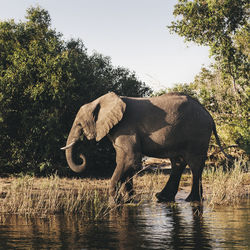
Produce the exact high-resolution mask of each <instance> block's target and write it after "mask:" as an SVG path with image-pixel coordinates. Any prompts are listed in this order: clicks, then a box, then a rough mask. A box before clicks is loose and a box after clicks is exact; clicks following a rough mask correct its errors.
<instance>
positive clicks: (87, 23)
mask: <svg viewBox="0 0 250 250" xmlns="http://www.w3.org/2000/svg"><path fill="white" fill-rule="evenodd" d="M1 2H2V3H1V8H0V20H1V21H3V20H9V19H14V20H15V21H16V22H19V21H25V16H26V10H27V8H29V7H31V6H34V7H35V6H37V5H39V6H40V7H41V8H44V9H46V10H47V11H48V12H49V14H50V17H51V20H52V27H53V28H54V29H56V31H57V32H60V33H62V34H63V38H64V39H65V40H69V39H71V38H75V39H78V38H80V39H81V40H82V41H83V43H84V45H85V47H86V48H87V50H88V53H89V54H92V53H94V52H97V53H101V54H103V55H104V56H109V57H110V58H111V62H112V64H113V65H114V66H122V67H125V68H128V69H129V70H131V71H134V72H135V73H136V76H137V77H138V79H139V80H141V81H143V82H145V83H146V84H147V85H149V86H150V87H151V88H152V89H154V90H155V91H157V90H160V89H164V88H167V87H173V86H174V84H176V83H190V82H192V81H193V80H194V77H195V75H197V74H198V73H199V72H200V69H201V68H202V67H203V66H209V64H210V63H211V62H212V59H211V58H209V49H208V48H207V47H201V46H197V45H195V44H193V43H184V39H183V38H181V37H179V36H178V35H176V34H170V32H169V30H168V28H167V26H168V25H170V24H171V21H174V20H175V17H174V16H173V14H172V13H173V10H174V5H175V4H176V3H177V2H178V0H154V1H153V0H126V1H125V0H105V1H104V0H70V1H69V0H60V1H56V0H8V1H1Z"/></svg>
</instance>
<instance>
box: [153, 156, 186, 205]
mask: <svg viewBox="0 0 250 250" xmlns="http://www.w3.org/2000/svg"><path fill="white" fill-rule="evenodd" d="M170 161H171V167H172V169H171V174H170V177H169V180H168V182H167V184H166V186H165V187H164V188H163V190H162V191H161V192H160V193H157V194H156V197H157V199H158V201H160V202H170V201H174V200H175V195H176V193H177V191H178V187H179V183H180V179H181V175H182V173H183V170H184V169H185V167H186V162H185V161H184V160H183V159H182V158H181V157H176V158H171V159H170Z"/></svg>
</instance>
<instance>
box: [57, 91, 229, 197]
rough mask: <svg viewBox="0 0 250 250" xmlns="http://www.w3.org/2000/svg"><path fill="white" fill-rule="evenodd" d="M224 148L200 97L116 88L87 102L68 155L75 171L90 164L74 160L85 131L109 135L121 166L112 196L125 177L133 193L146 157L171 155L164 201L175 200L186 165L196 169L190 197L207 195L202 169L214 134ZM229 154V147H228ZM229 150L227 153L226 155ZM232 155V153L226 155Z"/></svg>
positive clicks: (92, 136)
mask: <svg viewBox="0 0 250 250" xmlns="http://www.w3.org/2000/svg"><path fill="white" fill-rule="evenodd" d="M212 132H213V133H214V135H215V138H216V141H217V143H218V145H219V146H220V148H221V150H222V151H223V149H222V147H221V144H220V140H219V137H218V135H217V132H216V127H215V123H214V121H213V118H212V117H211V115H210V114H209V113H208V111H207V110H206V109H205V108H204V107H203V106H202V105H201V104H200V103H199V102H198V101H197V100H195V99H193V98H191V97H190V96H188V95H185V94H180V93H169V94H165V95H162V96H158V97H152V98H132V97H121V96H120V97H119V96H117V95H116V94H115V93H113V92H110V93H108V94H105V95H103V96H101V97H99V98H98V99H96V100H94V101H93V102H90V103H88V104H85V105H83V106H82V107H81V108H80V110H79V111H78V113H77V115H76V117H75V121H74V123H73V125H72V128H71V130H70V133H69V136H68V139H67V144H66V146H65V147H64V148H62V150H66V159H67V162H68V164H69V166H70V168H71V169H72V170H73V171H75V172H81V171H83V170H84V169H85V166H86V159H85V157H84V156H83V155H80V157H81V158H82V159H83V163H82V164H81V165H76V164H75V163H74V162H73V160H72V147H73V145H74V144H75V143H76V142H77V141H78V140H79V138H80V136H81V135H82V133H83V135H84V136H86V137H87V139H88V140H92V139H96V141H100V140H101V139H102V138H103V137H105V136H108V138H109V139H110V140H111V142H112V144H113V147H114V148H115V151H116V164H117V165H116V168H115V171H114V173H113V176H112V178H111V182H110V190H109V192H110V196H111V197H113V198H114V199H115V195H116V186H117V183H118V182H119V181H121V182H125V181H126V184H125V186H126V190H127V192H128V193H129V194H130V195H132V194H133V181H132V176H133V174H134V173H135V171H136V170H137V169H138V166H140V162H141V159H142V156H144V155H145V156H149V157H156V158H170V161H171V165H172V170H171V174H170V178H169V180H168V182H167V184H166V186H165V187H164V188H163V190H162V191H161V192H160V193H157V194H156V197H157V198H158V200H159V201H174V199H175V195H176V193H177V191H178V186H179V182H180V178H181V175H182V172H183V170H184V169H185V167H186V165H189V167H190V169H191V171H192V189H191V193H190V194H189V196H188V197H187V199H186V200H187V201H200V200H201V199H202V183H201V176H202V170H203V168H204V165H205V160H206V157H207V150H208V145H209V141H210V136H211V133H212ZM223 153H224V154H225V152H224V151H223ZM225 155H226V154H225ZM226 156H227V155H226Z"/></svg>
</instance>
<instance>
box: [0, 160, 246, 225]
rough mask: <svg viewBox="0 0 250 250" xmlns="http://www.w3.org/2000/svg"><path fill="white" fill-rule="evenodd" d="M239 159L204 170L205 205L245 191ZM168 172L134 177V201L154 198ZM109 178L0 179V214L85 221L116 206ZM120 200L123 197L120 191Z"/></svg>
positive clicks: (186, 182)
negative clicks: (58, 216)
mask: <svg viewBox="0 0 250 250" xmlns="http://www.w3.org/2000/svg"><path fill="white" fill-rule="evenodd" d="M242 166H243V163H242V161H238V162H235V164H234V167H233V168H232V169H231V170H230V171H227V172H225V171H223V169H222V167H221V168H217V170H216V171H214V169H211V168H210V169H208V170H205V171H204V174H203V187H204V197H205V200H206V202H207V204H208V205H210V206H211V205H212V206H215V205H224V204H230V205H233V204H236V203H238V202H239V201H240V200H241V199H242V198H243V197H245V196H246V194H249V186H250V175H249V173H244V171H243V168H242ZM167 180H168V175H165V174H163V173H160V172H156V173H153V174H152V173H151V174H144V175H141V176H140V175H136V176H135V177H134V189H135V193H136V194H135V195H134V196H133V197H132V199H133V201H134V204H136V205H140V204H141V203H143V202H145V201H146V202H154V201H156V198H155V193H157V192H159V191H160V190H161V189H162V188H163V187H164V186H165V184H166V182H167ZM191 182H192V181H191V175H190V174H185V175H184V176H183V177H182V180H181V183H180V189H182V190H183V191H182V192H185V193H184V195H188V193H189V192H190V189H191ZM108 186H109V180H97V179H67V178H59V177H58V176H52V177H50V178H34V177H29V176H23V177H20V178H9V179H0V214H22V215H25V216H33V215H34V216H37V215H39V216H41V217H45V216H47V215H48V214H56V213H64V214H77V215H80V216H82V218H84V219H86V220H90V219H91V220H92V219H100V218H103V217H104V216H105V215H107V214H109V211H110V210H112V209H114V208H117V207H119V206H122V205H123V204H119V205H117V207H114V206H112V207H111V206H110V204H109V195H108ZM120 195H121V198H122V199H121V200H125V201H126V198H125V196H124V194H123V193H122V188H121V191H120Z"/></svg>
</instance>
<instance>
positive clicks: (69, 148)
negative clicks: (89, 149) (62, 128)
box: [61, 129, 86, 173]
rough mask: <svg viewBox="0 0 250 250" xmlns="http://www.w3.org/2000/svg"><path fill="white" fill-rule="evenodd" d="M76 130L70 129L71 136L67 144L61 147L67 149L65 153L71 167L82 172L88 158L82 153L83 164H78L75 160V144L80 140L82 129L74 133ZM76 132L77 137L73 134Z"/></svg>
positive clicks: (77, 171)
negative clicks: (73, 154)
mask: <svg viewBox="0 0 250 250" xmlns="http://www.w3.org/2000/svg"><path fill="white" fill-rule="evenodd" d="M74 132H75V131H73V129H72V130H71V131H70V133H69V136H68V140H67V145H66V146H65V147H63V148H61V149H62V150H66V153H65V154H66V159H67V162H68V165H69V167H70V168H71V169H72V170H73V171H74V172H76V173H80V172H82V171H83V170H84V169H85V168H86V158H85V156H84V155H82V154H80V158H82V160H83V162H82V164H81V165H76V164H75V163H74V161H73V157H72V152H73V145H74V144H75V143H76V142H77V141H78V139H79V137H80V134H81V132H80V130H79V131H77V132H76V133H74ZM75 134H77V138H76V137H74V136H73V135H75Z"/></svg>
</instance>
